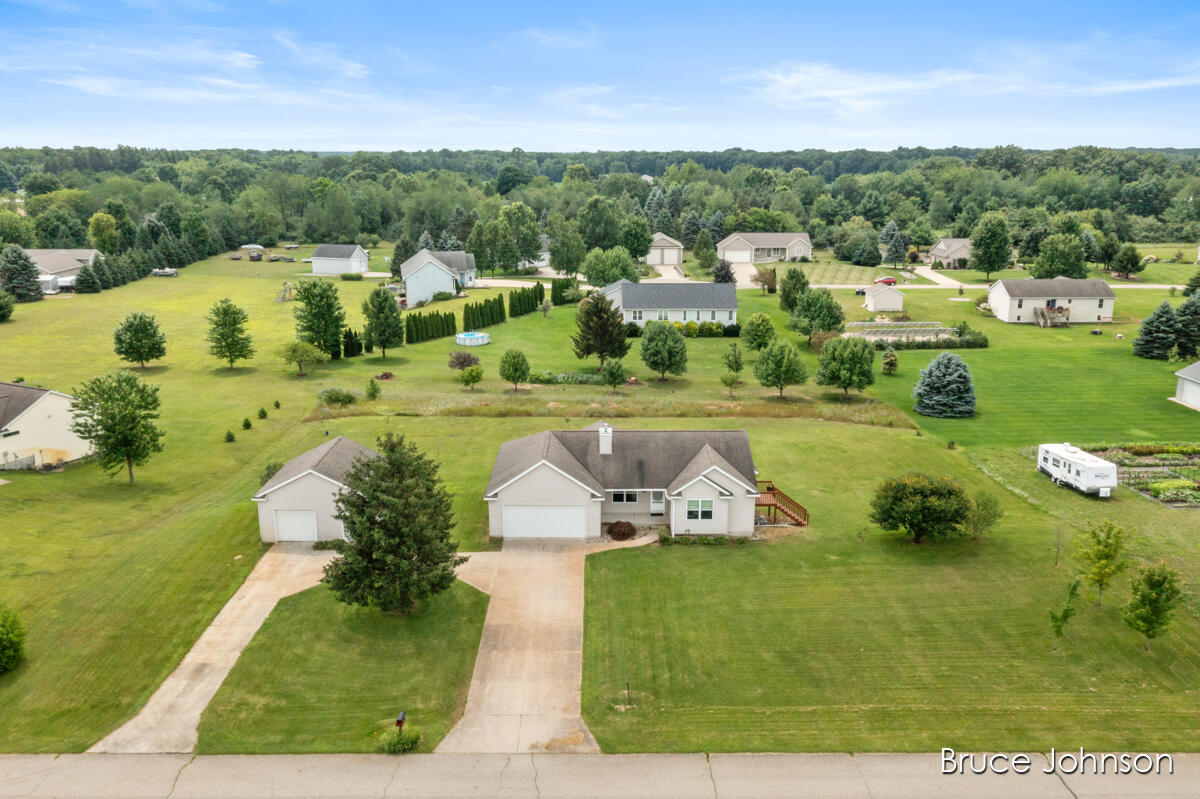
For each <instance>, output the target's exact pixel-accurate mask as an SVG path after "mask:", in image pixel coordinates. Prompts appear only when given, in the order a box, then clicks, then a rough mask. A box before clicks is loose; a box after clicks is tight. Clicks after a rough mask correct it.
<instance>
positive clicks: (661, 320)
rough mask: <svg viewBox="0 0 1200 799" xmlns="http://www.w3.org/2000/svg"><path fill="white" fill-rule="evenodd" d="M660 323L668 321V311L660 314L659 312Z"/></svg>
mask: <svg viewBox="0 0 1200 799" xmlns="http://www.w3.org/2000/svg"><path fill="white" fill-rule="evenodd" d="M658 321H660V322H665V321H667V312H666V311H659V312H658Z"/></svg>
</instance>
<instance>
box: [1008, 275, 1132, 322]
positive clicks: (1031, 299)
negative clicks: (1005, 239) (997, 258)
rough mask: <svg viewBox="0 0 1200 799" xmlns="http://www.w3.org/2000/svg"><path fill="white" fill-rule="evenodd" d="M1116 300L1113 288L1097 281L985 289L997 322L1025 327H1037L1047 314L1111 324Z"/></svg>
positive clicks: (1043, 281)
mask: <svg viewBox="0 0 1200 799" xmlns="http://www.w3.org/2000/svg"><path fill="white" fill-rule="evenodd" d="M1116 298H1117V295H1116V294H1114V293H1113V290H1112V287H1111V286H1109V285H1108V284H1107V283H1105V282H1104V281H1103V280H1099V279H1096V278H1087V279H1083V280H1081V279H1076V278H1069V277H1055V278H1050V279H1026V280H997V281H996V282H995V283H993V284H992V285H991V287H990V288H989V289H988V305H989V306H991V309H992V311H993V313H995V314H996V318H997V319H999V320H1000V321H1002V322H1010V323H1014V324H1026V325H1031V324H1035V323H1038V324H1040V323H1041V321H1040V319H1039V317H1045V316H1046V314H1047V312H1050V313H1052V314H1053V315H1056V316H1058V317H1060V318H1062V319H1064V320H1065V321H1068V322H1077V323H1081V324H1087V323H1092V324H1095V323H1096V322H1111V321H1112V320H1113V307H1114V306H1115V305H1116ZM1039 308H1040V309H1042V310H1041V312H1040V313H1039V312H1038V310H1037V309H1039Z"/></svg>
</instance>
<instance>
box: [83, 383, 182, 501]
mask: <svg viewBox="0 0 1200 799" xmlns="http://www.w3.org/2000/svg"><path fill="white" fill-rule="evenodd" d="M71 393H72V394H73V395H74V399H72V400H71V414H72V416H73V417H74V420H73V421H72V422H71V432H73V433H75V435H77V436H79V437H80V438H82V439H83V440H85V441H88V442H90V443H91V445H92V452H93V454H94V455H95V456H96V458H97V459H98V460H99V461H100V465H101V466H102V467H103V468H104V469H105V471H108V472H110V473H115V472H117V471H120V470H121V469H125V470H126V471H127V472H128V473H129V482H131V483H132V482H133V467H134V466H141V465H142V464H144V463H145V462H146V461H148V460H150V456H151V455H153V454H154V453H156V452H162V436H163V434H162V431H161V430H159V429H158V428H157V427H156V426H155V424H154V420H155V419H157V418H158V406H159V399H158V386H150V385H146V384H145V383H143V382H141V381H140V380H138V379H137V377H136V376H135V375H133V374H131V373H129V372H113V373H112V374H108V375H104V376H102V377H97V378H93V379H92V380H88V381H87V382H85V383H84V384H83V385H82V386H79V387H78V388H76V389H74V390H72V392H71Z"/></svg>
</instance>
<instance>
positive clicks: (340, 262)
mask: <svg viewBox="0 0 1200 799" xmlns="http://www.w3.org/2000/svg"><path fill="white" fill-rule="evenodd" d="M369 260H370V255H369V254H368V253H367V251H366V250H364V249H363V248H362V247H359V246H358V245H357V244H320V245H318V246H317V248H316V249H315V250H313V254H312V273H313V274H314V275H341V274H345V273H347V272H366V271H367V262H368V261H369Z"/></svg>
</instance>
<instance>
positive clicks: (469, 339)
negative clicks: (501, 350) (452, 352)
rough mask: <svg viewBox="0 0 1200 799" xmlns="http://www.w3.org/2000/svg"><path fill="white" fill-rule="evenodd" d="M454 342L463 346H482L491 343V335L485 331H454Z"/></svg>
mask: <svg viewBox="0 0 1200 799" xmlns="http://www.w3.org/2000/svg"><path fill="white" fill-rule="evenodd" d="M454 343H455V344H461V345H462V346H464V347H482V346H483V345H484V344H491V343H492V337H491V336H489V335H488V334H487V333H455V334H454Z"/></svg>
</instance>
